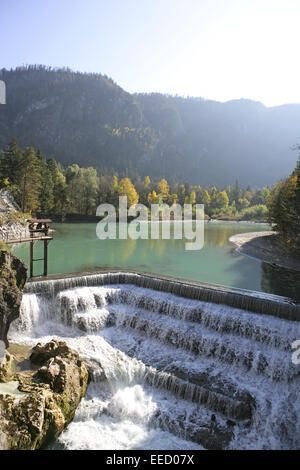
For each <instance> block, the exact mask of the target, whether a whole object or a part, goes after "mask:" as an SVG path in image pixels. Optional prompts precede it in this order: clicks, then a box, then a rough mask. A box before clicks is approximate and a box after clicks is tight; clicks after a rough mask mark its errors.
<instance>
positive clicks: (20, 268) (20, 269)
mask: <svg viewBox="0 0 300 470" xmlns="http://www.w3.org/2000/svg"><path fill="white" fill-rule="evenodd" d="M26 279H27V267H26V265H25V264H24V263H23V261H21V260H20V259H19V258H17V257H16V256H14V255H12V254H11V253H8V252H7V251H1V252H0V341H4V343H5V345H6V347H8V341H7V333H8V329H9V326H10V324H11V322H12V321H13V320H15V319H16V318H18V317H19V313H20V305H21V301H22V289H23V287H24V285H25V282H26Z"/></svg>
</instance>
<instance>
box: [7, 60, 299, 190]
mask: <svg viewBox="0 0 300 470" xmlns="http://www.w3.org/2000/svg"><path fill="white" fill-rule="evenodd" d="M0 79H2V80H4V81H5V83H6V89H7V104H6V105H1V106H0V148H4V147H5V146H7V144H8V142H9V141H10V140H11V138H12V137H14V136H15V137H16V138H17V139H18V141H19V143H20V145H21V146H22V147H25V146H27V145H32V146H34V147H36V148H40V149H41V151H42V152H43V154H45V155H46V156H47V157H51V156H55V158H56V159H57V160H58V161H59V162H61V163H62V164H64V165H70V164H72V163H78V164H79V165H81V166H85V167H87V166H90V165H92V166H94V167H96V168H97V169H98V170H99V171H100V173H101V172H102V173H109V172H110V173H111V172H112V171H115V172H118V173H119V174H120V175H122V174H123V175H124V174H126V173H127V174H128V175H129V176H133V177H134V176H137V174H139V175H140V176H141V177H144V176H145V175H150V176H151V177H155V178H158V177H166V178H167V179H169V180H172V179H176V180H180V181H187V182H189V183H191V184H201V185H209V184H211V185H218V186H225V185H227V184H232V183H234V181H235V180H236V179H238V180H239V183H240V184H241V185H242V186H244V187H245V186H247V185H248V184H249V185H252V186H254V187H261V186H264V185H266V184H272V183H274V182H275V181H276V180H279V179H281V178H282V177H285V176H287V175H288V174H289V173H290V172H291V171H292V169H293V168H294V166H295V160H296V155H295V152H293V151H292V150H291V147H292V146H293V145H295V144H297V142H299V137H300V104H291V105H284V106H278V107H273V108H266V107H265V106H264V105H262V104H261V103H258V102H253V101H248V100H235V101H230V102H227V103H219V102H216V101H206V100H203V99H200V98H182V97H177V96H175V97H174V96H166V95H161V94H134V95H132V94H129V93H127V92H126V91H124V90H123V89H122V88H120V87H119V86H118V85H117V84H116V83H114V82H113V80H111V79H110V78H108V77H106V76H103V75H100V74H82V73H75V72H72V71H71V70H68V69H63V70H56V69H55V70H54V69H49V68H45V67H43V66H28V67H21V68H17V69H16V70H11V71H7V70H4V69H2V71H1V72H0ZM221 79H222V78H221V77H220V80H221Z"/></svg>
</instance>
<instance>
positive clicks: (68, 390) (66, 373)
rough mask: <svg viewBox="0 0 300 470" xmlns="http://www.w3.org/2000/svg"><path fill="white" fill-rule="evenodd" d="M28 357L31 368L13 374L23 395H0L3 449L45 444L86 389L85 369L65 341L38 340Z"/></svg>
mask: <svg viewBox="0 0 300 470" xmlns="http://www.w3.org/2000/svg"><path fill="white" fill-rule="evenodd" d="M30 360H31V363H32V370H30V371H25V372H20V373H17V374H16V376H15V379H16V380H18V381H19V387H18V392H21V393H23V395H18V396H13V395H12V394H6V395H0V449H3V450H14V449H18V450H34V449H39V448H41V447H43V446H45V445H46V444H47V443H48V442H49V441H51V440H52V439H53V438H55V437H56V436H58V435H59V434H60V433H61V431H62V430H63V429H64V428H65V427H66V426H67V425H68V424H69V422H70V421H71V420H72V419H73V417H74V414H75V411H76V409H77V407H78V405H79V403H80V400H81V398H82V397H83V396H84V395H85V392H86V389H87V383H88V372H87V369H86V367H85V365H84V364H83V362H82V361H81V360H80V358H79V356H78V354H77V353H76V352H73V351H72V350H71V349H70V348H69V347H68V346H67V344H66V343H65V342H63V341H55V340H52V341H51V342H49V343H47V344H45V345H43V344H38V345H37V346H36V347H35V348H34V349H33V351H32V354H31V356H30ZM37 366H39V368H37Z"/></svg>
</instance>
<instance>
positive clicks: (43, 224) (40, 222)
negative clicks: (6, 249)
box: [4, 219, 53, 279]
mask: <svg viewBox="0 0 300 470" xmlns="http://www.w3.org/2000/svg"><path fill="white" fill-rule="evenodd" d="M27 222H28V224H29V225H28V230H29V237H23V238H22V237H20V238H14V239H7V240H4V243H5V244H7V245H14V244H15V243H30V279H31V278H33V263H34V262H35V261H44V273H43V275H44V276H47V274H48V243H49V242H50V241H51V240H53V237H51V236H49V230H50V224H51V222H52V220H51V219H28V220H27ZM38 241H43V242H44V257H43V258H36V259H34V258H33V247H34V243H35V242H38Z"/></svg>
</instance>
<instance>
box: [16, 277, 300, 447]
mask: <svg viewBox="0 0 300 470" xmlns="http://www.w3.org/2000/svg"><path fill="white" fill-rule="evenodd" d="M52 337H59V338H63V339H64V340H65V341H67V342H68V344H69V345H70V346H71V347H72V348H74V349H76V350H77V351H78V352H79V354H80V355H81V357H82V359H83V360H84V361H85V363H86V364H87V367H88V369H89V373H90V379H91V382H90V386H89V389H88V393H87V396H86V397H85V398H84V400H83V401H82V403H81V405H80V408H79V409H78V411H77V414H76V417H75V420H74V422H73V423H71V425H70V426H69V428H68V429H67V430H66V431H65V432H64V433H63V434H62V436H61V437H60V438H59V444H60V445H63V446H64V447H65V448H69V449H72V448H74V449H75V448H103V449H104V448H110V449H111V448H137V449H138V448H151V449H156V448H166V449H171V448H176V449H179V448H180V449H196V448H206V449H252V448H253V449H255V448H256V449H299V448H300V400H299V393H298V391H299V385H300V366H299V365H296V364H294V363H293V361H292V346H291V345H292V343H293V342H294V341H296V340H298V339H300V305H297V304H295V303H293V302H292V301H291V300H289V299H286V298H282V297H278V296H274V295H268V294H263V293H256V292H252V291H243V290H241V289H231V288H226V287H222V286H213V285H209V284H196V283H193V282H188V281H183V280H176V279H168V278H164V277H159V276H154V275H148V274H140V273H134V272H131V273H130V272H121V271H115V272H113V271H110V272H102V273H97V274H89V275H88V274H87V275H81V276H70V277H66V278H62V279H50V280H46V281H35V282H28V283H27V284H26V286H25V291H24V296H23V302H22V312H21V317H20V319H19V320H18V321H17V322H15V324H14V325H13V329H12V332H11V341H15V342H27V343H29V344H35V343H36V342H37V340H38V341H44V340H45V341H46V340H49V339H51V338H52ZM129 429H130V431H129ZM84 433H86V436H88V438H84ZM124 435H126V436H127V435H131V441H130V442H127V443H126V444H124V439H125V437H124ZM141 436H143V437H142V438H141ZM161 442H164V443H165V444H164V445H165V447H155V446H161V445H162V444H161ZM122 446H123V447H122ZM126 446H127V447H126ZM147 446H148V447H147ZM172 446H173V447H172Z"/></svg>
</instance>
